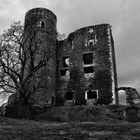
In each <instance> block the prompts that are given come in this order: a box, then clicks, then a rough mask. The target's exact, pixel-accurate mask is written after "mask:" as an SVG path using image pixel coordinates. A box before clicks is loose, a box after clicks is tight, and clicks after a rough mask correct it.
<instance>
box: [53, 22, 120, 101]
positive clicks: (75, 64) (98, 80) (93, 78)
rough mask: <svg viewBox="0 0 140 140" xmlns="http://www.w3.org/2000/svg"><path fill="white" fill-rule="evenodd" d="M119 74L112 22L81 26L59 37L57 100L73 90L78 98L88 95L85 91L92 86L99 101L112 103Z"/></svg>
mask: <svg viewBox="0 0 140 140" xmlns="http://www.w3.org/2000/svg"><path fill="white" fill-rule="evenodd" d="M116 76H117V75H116V67H115V56H114V44H113V38H112V34H111V29H110V25H108V24H101V25H96V26H90V27H85V28H81V29H79V30H76V31H75V32H73V33H71V34H70V35H69V36H68V38H67V39H65V40H64V41H58V44H57V76H56V78H57V82H56V83H57V85H56V87H57V88H56V97H57V99H58V100H60V99H61V100H62V101H64V100H65V99H66V93H68V92H70V93H71V94H74V98H75V100H79V99H81V98H84V99H85V98H86V95H85V92H86V91H89V90H93V91H97V96H98V97H97V98H98V100H97V101H96V102H98V103H100V104H108V103H111V102H112V96H113V97H116V96H115V92H116V86H117V79H116ZM112 94H113V95H112ZM69 97H70V96H69ZM74 102H76V101H74Z"/></svg>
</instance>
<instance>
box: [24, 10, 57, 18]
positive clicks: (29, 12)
mask: <svg viewBox="0 0 140 140" xmlns="http://www.w3.org/2000/svg"><path fill="white" fill-rule="evenodd" d="M34 12H40V13H42V12H44V13H45V12H46V13H48V12H49V13H51V14H53V15H54V16H55V18H56V15H55V14H54V12H53V11H51V10H49V9H47V8H43V7H37V8H32V9H30V10H28V11H27V12H26V13H25V16H27V15H29V14H31V13H34Z"/></svg>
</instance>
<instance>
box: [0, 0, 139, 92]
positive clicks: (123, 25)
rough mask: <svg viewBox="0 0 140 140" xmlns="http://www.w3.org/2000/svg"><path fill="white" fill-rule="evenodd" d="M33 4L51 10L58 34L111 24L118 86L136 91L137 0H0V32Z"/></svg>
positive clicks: (137, 48) (22, 19) (137, 65)
mask: <svg viewBox="0 0 140 140" xmlns="http://www.w3.org/2000/svg"><path fill="white" fill-rule="evenodd" d="M35 7H44V8H48V9H50V10H52V11H53V12H54V13H55V14H56V16H57V21H58V24H57V28H58V31H59V32H60V33H66V34H69V33H70V32H73V31H74V30H76V29H78V28H81V27H85V26H89V25H96V24H102V23H109V24H111V25H112V30H113V37H114V42H115V51H116V61H117V73H118V83H119V86H133V87H135V88H137V89H138V90H139V93H140V0H0V33H2V32H3V30H4V29H7V28H8V26H9V25H10V24H11V23H12V22H14V21H19V20H21V21H22V22H24V15H25V13H26V12H27V11H28V10H29V9H31V8H35Z"/></svg>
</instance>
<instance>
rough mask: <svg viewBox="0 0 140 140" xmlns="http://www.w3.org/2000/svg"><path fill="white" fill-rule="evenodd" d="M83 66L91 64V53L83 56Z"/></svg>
mask: <svg viewBox="0 0 140 140" xmlns="http://www.w3.org/2000/svg"><path fill="white" fill-rule="evenodd" d="M83 59H84V64H92V63H93V53H87V54H84V55H83Z"/></svg>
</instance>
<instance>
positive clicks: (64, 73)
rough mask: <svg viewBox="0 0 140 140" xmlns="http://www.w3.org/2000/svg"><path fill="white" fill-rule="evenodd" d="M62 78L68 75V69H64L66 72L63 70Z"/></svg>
mask: <svg viewBox="0 0 140 140" xmlns="http://www.w3.org/2000/svg"><path fill="white" fill-rule="evenodd" d="M60 73H61V76H66V74H67V73H68V69H64V70H61V72H60Z"/></svg>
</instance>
